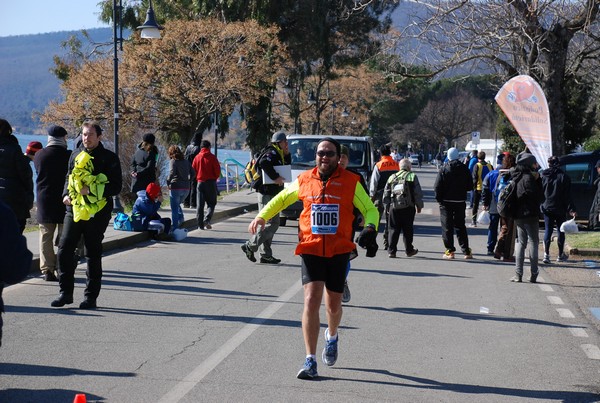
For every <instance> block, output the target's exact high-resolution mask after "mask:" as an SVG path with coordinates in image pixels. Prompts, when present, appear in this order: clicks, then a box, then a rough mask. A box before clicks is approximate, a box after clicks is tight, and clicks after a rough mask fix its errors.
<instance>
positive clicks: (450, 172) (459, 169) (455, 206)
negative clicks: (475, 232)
mask: <svg viewBox="0 0 600 403" xmlns="http://www.w3.org/2000/svg"><path fill="white" fill-rule="evenodd" d="M433 189H434V192H435V200H437V202H438V203H439V205H440V221H441V224H442V239H443V241H444V246H445V247H446V252H444V255H443V258H444V259H454V252H455V251H456V248H455V247H454V232H456V237H457V238H458V244H459V245H460V248H461V249H462V252H463V254H464V257H465V259H473V254H472V253H471V248H470V247H469V236H468V234H467V227H466V225H465V209H466V206H467V202H466V200H467V192H468V191H470V190H473V180H472V178H471V173H470V172H469V169H468V168H467V166H466V165H465V164H463V163H462V162H461V161H460V160H459V159H458V150H457V149H456V148H454V147H452V148H450V149H449V150H448V162H447V163H445V164H444V165H443V166H442V168H441V169H440V172H439V173H438V175H437V178H436V179H435V184H434V185H433Z"/></svg>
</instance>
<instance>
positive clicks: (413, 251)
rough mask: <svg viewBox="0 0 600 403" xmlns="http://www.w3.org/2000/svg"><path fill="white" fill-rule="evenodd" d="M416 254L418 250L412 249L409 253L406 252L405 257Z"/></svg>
mask: <svg viewBox="0 0 600 403" xmlns="http://www.w3.org/2000/svg"><path fill="white" fill-rule="evenodd" d="M417 253H419V250H418V249H413V250H412V251H410V252H406V256H408V257H412V256H414V255H416V254H417Z"/></svg>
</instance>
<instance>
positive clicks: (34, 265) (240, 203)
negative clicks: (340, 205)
mask: <svg viewBox="0 0 600 403" xmlns="http://www.w3.org/2000/svg"><path fill="white" fill-rule="evenodd" d="M256 194H257V193H256V192H255V191H252V190H251V189H241V190H240V191H238V192H235V191H233V192H231V193H229V194H226V195H224V196H223V198H222V199H220V200H219V201H218V202H217V206H216V207H215V212H214V214H213V218H212V222H217V221H221V220H223V219H225V218H228V217H233V216H236V215H240V214H243V213H245V212H248V211H254V210H257V209H258V202H257V196H256ZM167 198H168V196H167ZM159 214H160V215H161V216H162V217H169V218H170V217H171V209H170V208H169V207H168V201H167V208H161V209H160V210H159ZM183 214H184V217H185V221H184V223H183V228H187V229H196V228H197V226H198V224H197V221H196V210H195V209H191V208H184V209H183ZM113 218H114V216H113ZM24 235H25V238H27V247H28V248H29V250H30V251H31V252H32V253H33V261H32V262H31V273H34V274H35V273H39V271H40V248H39V236H40V233H39V231H31V232H27V233H25V234H24ZM149 239H150V235H149V233H148V232H147V231H145V232H128V231H115V230H114V229H113V222H112V219H111V221H110V224H109V225H108V228H107V229H106V232H105V234H104V241H103V242H102V246H103V249H104V252H107V251H110V250H114V249H122V248H127V247H129V246H132V245H135V244H137V243H140V242H144V241H147V240H149Z"/></svg>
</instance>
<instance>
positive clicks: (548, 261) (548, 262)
mask: <svg viewBox="0 0 600 403" xmlns="http://www.w3.org/2000/svg"><path fill="white" fill-rule="evenodd" d="M542 262H544V264H550V255H548V254H546V253H544V260H542Z"/></svg>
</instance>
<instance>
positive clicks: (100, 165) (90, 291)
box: [51, 121, 123, 309]
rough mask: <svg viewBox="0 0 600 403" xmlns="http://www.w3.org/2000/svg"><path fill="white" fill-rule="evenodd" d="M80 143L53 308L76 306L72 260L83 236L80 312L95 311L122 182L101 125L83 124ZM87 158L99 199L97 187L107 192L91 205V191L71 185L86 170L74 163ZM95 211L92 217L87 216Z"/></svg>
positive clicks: (66, 199)
mask: <svg viewBox="0 0 600 403" xmlns="http://www.w3.org/2000/svg"><path fill="white" fill-rule="evenodd" d="M81 139H82V142H83V144H82V148H80V149H78V150H76V151H74V152H73V153H72V154H71V158H70V159H69V168H68V171H67V172H68V175H69V176H68V180H67V181H66V183H65V187H64V190H63V203H64V204H65V205H66V206H67V213H66V215H65V220H64V223H63V224H64V226H63V232H62V235H61V237H60V242H59V245H58V281H59V285H60V295H59V297H58V298H57V299H55V300H54V301H52V303H51V306H53V307H62V306H65V305H67V304H72V303H73V290H74V288H75V267H76V262H75V261H74V259H73V257H74V254H75V249H76V248H77V244H78V242H79V240H80V238H81V236H82V235H83V241H84V244H85V251H86V258H87V271H86V276H87V282H86V287H85V291H84V300H83V302H82V303H81V304H80V305H79V308H81V309H95V308H96V299H97V298H98V295H99V294H100V286H101V280H102V240H103V239H104V232H105V231H106V227H107V226H108V222H109V221H110V217H111V212H112V209H113V198H112V196H115V195H118V194H119V192H121V187H122V183H123V182H122V176H121V163H120V161H119V157H117V155H116V154H115V153H114V152H112V151H110V150H108V149H106V148H104V146H103V145H102V142H101V139H102V128H101V127H100V125H99V124H98V123H97V122H94V121H86V122H84V123H83V132H82V134H81ZM86 154H87V155H86ZM78 157H79V158H78ZM89 157H91V158H89ZM88 158H89V160H90V161H91V164H92V165H93V169H91V172H90V173H89V175H92V176H93V178H94V179H95V180H96V181H97V182H96V184H97V186H95V188H96V189H94V190H95V191H96V195H99V192H98V186H102V187H103V188H104V191H103V194H102V197H101V198H100V199H99V200H97V201H94V202H91V201H90V199H89V198H88V196H89V195H90V194H94V193H93V192H92V190H93V189H92V187H90V186H88V185H83V186H81V187H80V188H79V189H78V187H74V186H72V185H70V183H72V182H75V181H77V180H78V174H79V173H81V171H84V169H81V168H76V167H75V161H76V160H77V161H80V162H81V161H82V160H85V159H88ZM84 168H86V169H85V171H87V170H88V169H90V168H89V164H86V165H85V166H84ZM83 173H84V174H86V176H85V177H86V178H88V180H90V179H92V178H89V175H87V172H83ZM100 174H104V175H100ZM102 179H106V182H104V183H102V184H99V185H98V182H102ZM82 199H83V200H85V201H86V203H85V204H80V201H81V200H82ZM92 208H93V214H89V215H86V214H84V213H85V212H86V211H89V210H90V209H92ZM82 212H83V213H82Z"/></svg>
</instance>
